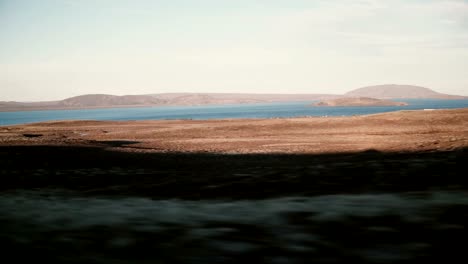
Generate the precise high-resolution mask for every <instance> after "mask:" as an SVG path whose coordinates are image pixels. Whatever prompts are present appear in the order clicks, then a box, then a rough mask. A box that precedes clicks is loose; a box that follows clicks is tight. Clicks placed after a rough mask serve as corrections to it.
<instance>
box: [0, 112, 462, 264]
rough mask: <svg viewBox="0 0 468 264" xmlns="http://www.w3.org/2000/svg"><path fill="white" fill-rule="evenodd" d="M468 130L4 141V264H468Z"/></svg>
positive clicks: (19, 132)
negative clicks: (241, 262) (466, 249)
mask: <svg viewBox="0 0 468 264" xmlns="http://www.w3.org/2000/svg"><path fill="white" fill-rule="evenodd" d="M467 117H468V111H467V110H466V109H462V110H451V111H420V112H418V111H415V112H401V113H388V114H383V115H372V116H367V117H349V118H325V119H322V118H302V119H273V120H225V121H222V120H217V121H160V122H156V121H154V122H153V121H148V122H145V121H143V122H122V123H119V122H94V121H86V122H85V121H76V122H73V121H70V122H51V123H42V124H32V125H25V126H13V127H2V128H1V129H0V179H1V185H0V244H1V245H0V246H1V249H2V260H5V261H6V263H12V262H26V261H35V262H37V261H41V262H46V263H238V262H239V261H245V262H247V261H252V262H256V263H343V262H353V263H415V262H416V261H423V262H426V263H458V262H459V263H466V262H467V261H468V259H467V255H466V253H465V248H466V243H465V242H464V241H465V240H466V238H467V237H468V232H467V223H468V178H467V177H466V171H465V170H466V162H467V161H468V148H467V146H468V130H467V129H468V128H467V127H468V126H466V124H467V123H468V118H467Z"/></svg>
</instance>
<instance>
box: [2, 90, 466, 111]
mask: <svg viewBox="0 0 468 264" xmlns="http://www.w3.org/2000/svg"><path fill="white" fill-rule="evenodd" d="M343 97H370V98H376V99H398V98H400V99H401V98H421V99H422V98H428V99H468V97H464V96H458V95H448V94H442V93H438V92H435V91H433V90H431V89H428V88H425V87H420V86H412V85H395V84H386V85H376V86H368V87H363V88H359V89H356V90H352V91H350V92H347V93H346V94H344V95H336V94H244V93H161V94H147V95H123V96H117V95H109V94H87V95H80V96H75V97H71V98H67V99H64V100H60V101H49V102H27V103H26V102H1V101H0V111H27V110H54V109H86V108H107V107H140V106H167V105H223V104H251V103H270V102H295V101H296V102H297V101H317V100H333V99H338V98H343Z"/></svg>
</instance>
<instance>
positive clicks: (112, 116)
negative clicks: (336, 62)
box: [0, 99, 468, 125]
mask: <svg viewBox="0 0 468 264" xmlns="http://www.w3.org/2000/svg"><path fill="white" fill-rule="evenodd" d="M398 101H404V102H407V103H409V105H408V106H376V107H314V106H310V105H311V103H313V102H310V101H308V102H287V103H265V104H238V105H209V106H206V105H205V106H162V107H142V108H107V109H82V110H47V111H22V112H0V125H13V124H24V123H33V122H41V121H51V120H158V119H224V118H275V117H298V116H351V115H365V114H374V113H383V112H391V111H398V110H418V109H444V108H447V109H450V108H464V107H468V99H466V100H436V99H404V100H398Z"/></svg>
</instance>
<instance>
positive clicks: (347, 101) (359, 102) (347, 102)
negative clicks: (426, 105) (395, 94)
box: [313, 97, 408, 106]
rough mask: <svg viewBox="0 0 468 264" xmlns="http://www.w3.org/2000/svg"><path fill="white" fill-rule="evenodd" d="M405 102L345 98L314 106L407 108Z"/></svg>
mask: <svg viewBox="0 0 468 264" xmlns="http://www.w3.org/2000/svg"><path fill="white" fill-rule="evenodd" d="M405 105H408V104H407V103H404V102H395V101H392V100H384V99H376V98H370V97H343V98H337V99H332V100H325V101H320V102H317V103H315V104H313V106H405Z"/></svg>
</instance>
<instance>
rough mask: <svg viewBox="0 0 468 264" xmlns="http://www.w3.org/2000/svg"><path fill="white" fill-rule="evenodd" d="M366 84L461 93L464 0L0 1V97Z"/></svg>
mask: <svg viewBox="0 0 468 264" xmlns="http://www.w3.org/2000/svg"><path fill="white" fill-rule="evenodd" d="M376 84H411V85H420V86H425V87H428V88H431V89H434V90H436V91H438V92H442V93H449V94H460V95H468V0H361V1H359V0H355V1H351V0H317V1H313V0H224V1H222V0H164V1H163V0H151V1H150V0H146V1H145V0H0V101H40V100H59V99H64V98H67V97H71V96H76V95H82V94H89V93H92V94H96V93H106V94H114V95H124V94H151V93H165V92H238V93H332V94H340V93H344V92H347V91H350V90H352V89H355V88H359V87H363V86H368V85H376Z"/></svg>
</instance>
